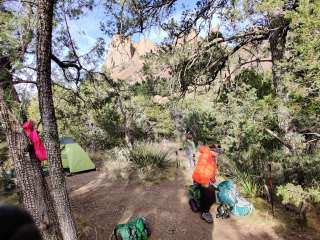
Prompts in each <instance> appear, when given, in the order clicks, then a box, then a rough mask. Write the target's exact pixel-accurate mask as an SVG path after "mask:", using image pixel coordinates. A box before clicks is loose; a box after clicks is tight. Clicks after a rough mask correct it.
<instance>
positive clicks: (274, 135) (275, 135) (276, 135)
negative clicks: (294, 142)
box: [264, 128, 293, 152]
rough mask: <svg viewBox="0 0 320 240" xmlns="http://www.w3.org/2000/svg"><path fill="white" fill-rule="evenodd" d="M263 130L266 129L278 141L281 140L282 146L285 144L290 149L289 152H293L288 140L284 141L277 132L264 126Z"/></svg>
mask: <svg viewBox="0 0 320 240" xmlns="http://www.w3.org/2000/svg"><path fill="white" fill-rule="evenodd" d="M264 131H266V132H267V133H268V134H269V135H271V136H272V137H274V138H276V139H277V140H278V141H279V142H281V143H282V144H283V145H284V146H286V147H287V148H288V149H289V150H290V152H293V147H292V146H291V145H290V144H289V143H288V142H286V141H285V140H283V139H282V138H280V137H279V136H278V134H276V133H275V132H273V131H272V130H270V129H269V128H264Z"/></svg>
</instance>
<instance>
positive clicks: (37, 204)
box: [0, 57, 59, 240]
mask: <svg viewBox="0 0 320 240" xmlns="http://www.w3.org/2000/svg"><path fill="white" fill-rule="evenodd" d="M10 69H11V68H10V61H9V59H8V58H6V57H1V58H0V121H1V123H2V126H3V129H4V131H5V133H6V139H7V143H8V146H9V155H10V158H11V159H12V160H13V163H14V166H15V170H16V174H17V185H18V189H19V193H20V197H21V201H22V203H23V205H24V207H25V208H26V209H27V211H28V212H29V213H30V214H31V215H32V217H33V219H34V221H35V223H36V225H37V226H38V228H39V229H40V231H41V234H42V237H43V239H45V240H54V239H59V226H58V222H57V217H56V215H55V212H54V209H53V202H52V199H51V196H50V193H49V191H48V185H47V182H46V180H45V178H44V176H43V174H42V169H41V168H40V166H39V163H38V160H37V159H36V157H35V154H34V150H33V149H31V148H30V144H29V141H28V139H27V137H26V136H25V135H24V133H23V132H22V127H21V124H20V123H19V121H18V118H17V117H16V116H15V115H14V111H13V109H14V106H15V105H18V104H19V102H18V98H17V94H16V91H15V89H14V87H13V85H12V82H11V75H10V71H9V70H10ZM11 106H13V107H11ZM29 149H30V150H29Z"/></svg>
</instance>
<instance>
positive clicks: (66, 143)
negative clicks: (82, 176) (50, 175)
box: [45, 137, 96, 173]
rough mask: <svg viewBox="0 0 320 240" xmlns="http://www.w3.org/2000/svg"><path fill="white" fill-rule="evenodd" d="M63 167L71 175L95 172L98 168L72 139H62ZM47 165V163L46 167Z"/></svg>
mask: <svg viewBox="0 0 320 240" xmlns="http://www.w3.org/2000/svg"><path fill="white" fill-rule="evenodd" d="M60 148H61V158H62V166H63V168H65V169H69V171H70V173H77V172H82V171H88V170H93V169H95V168H96V166H95V165H94V163H93V162H92V161H91V159H90V157H89V155H88V154H87V153H86V152H85V151H84V150H83V148H82V147H81V146H80V145H79V144H78V143H76V142H75V141H74V140H73V139H72V138H70V137H64V138H61V139H60ZM46 165H47V161H46V163H45V166H46Z"/></svg>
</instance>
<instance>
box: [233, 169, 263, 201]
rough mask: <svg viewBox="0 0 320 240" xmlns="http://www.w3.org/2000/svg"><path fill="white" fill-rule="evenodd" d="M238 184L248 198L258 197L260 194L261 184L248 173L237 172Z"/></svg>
mask: <svg viewBox="0 0 320 240" xmlns="http://www.w3.org/2000/svg"><path fill="white" fill-rule="evenodd" d="M237 184H238V185H239V187H240V189H241V192H242V193H243V194H244V195H245V196H247V197H252V198H253V197H257V196H258V194H259V189H260V187H259V183H258V181H257V179H255V177H254V176H252V175H250V174H249V173H247V172H240V171H237Z"/></svg>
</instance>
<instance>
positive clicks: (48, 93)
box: [37, 0, 77, 240]
mask: <svg viewBox="0 0 320 240" xmlns="http://www.w3.org/2000/svg"><path fill="white" fill-rule="evenodd" d="M37 3H38V12H37V16H38V28H37V82H38V93H39V107H40V114H41V118H42V123H43V132H44V145H45V147H46V150H47V159H48V163H49V174H50V179H51V184H52V194H53V199H54V205H55V210H56V213H57V216H58V220H59V224H60V230H61V233H62V236H63V239H64V240H74V239H77V233H76V227H75V224H74V220H73V216H72V213H71V207H70V202H69V197H68V192H67V188H66V182H65V179H64V174H63V169H62V162H61V153H60V145H59V135H58V127H57V122H56V116H55V111H54V104H53V97H52V83H51V44H52V24H53V7H54V1H53V0H39V1H38V2H37Z"/></svg>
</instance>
